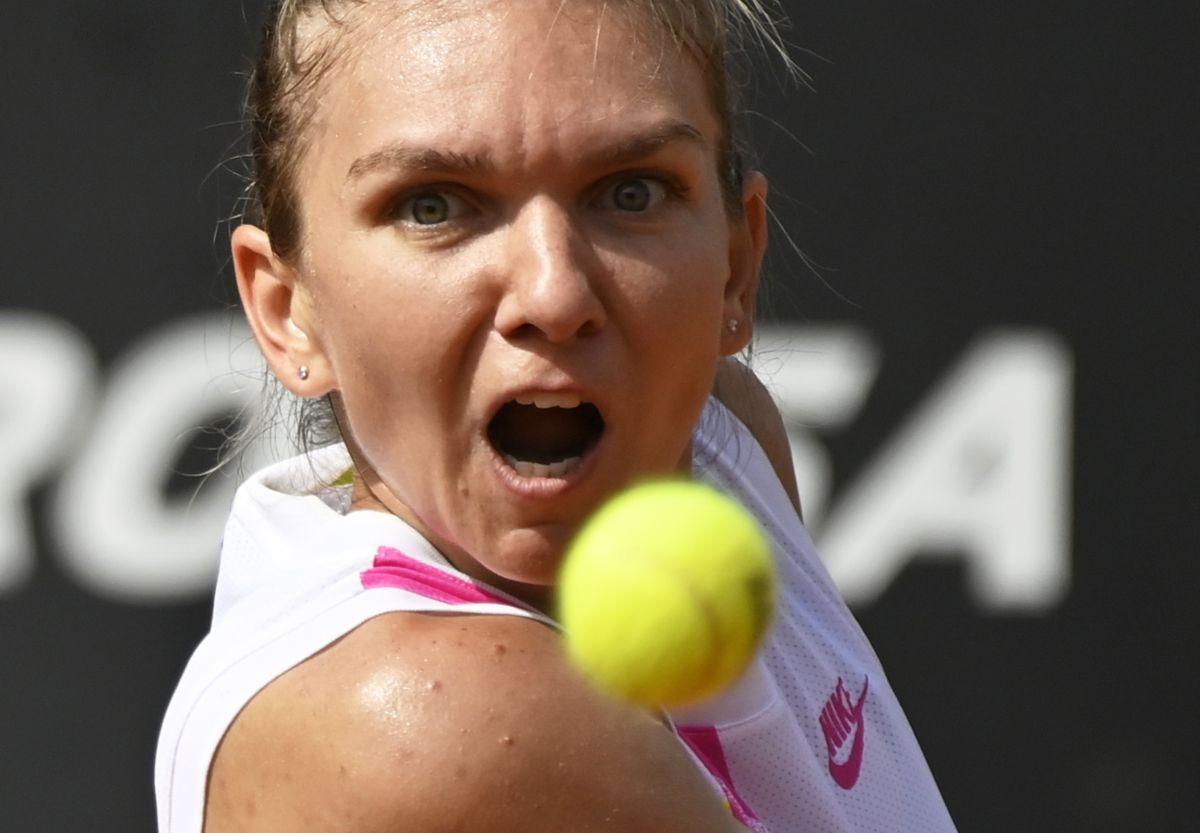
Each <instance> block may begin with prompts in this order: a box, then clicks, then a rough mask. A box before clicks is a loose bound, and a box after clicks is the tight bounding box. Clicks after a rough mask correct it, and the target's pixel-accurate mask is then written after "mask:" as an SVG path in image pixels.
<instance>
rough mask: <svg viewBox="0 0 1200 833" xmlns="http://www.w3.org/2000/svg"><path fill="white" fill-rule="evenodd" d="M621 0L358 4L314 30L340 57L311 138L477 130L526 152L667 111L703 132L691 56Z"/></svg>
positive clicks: (369, 138) (502, 148)
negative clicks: (338, 19) (337, 19)
mask: <svg viewBox="0 0 1200 833" xmlns="http://www.w3.org/2000/svg"><path fill="white" fill-rule="evenodd" d="M629 5H630V4H628V3H624V2H621V3H608V2H599V0H597V2H591V0H445V1H444V2H433V3H430V2H418V3H414V2H411V0H409V2H378V3H368V4H366V5H364V6H362V7H358V8H357V9H356V10H355V11H354V13H353V14H351V15H350V16H348V17H347V18H346V20H345V22H344V23H343V24H341V25H331V24H328V23H326V24H324V26H325V27H326V28H325V29H324V31H323V32H322V33H321V35H320V37H325V38H335V39H336V44H335V51H336V54H337V56H338V57H337V59H336V60H335V61H334V62H333V64H332V65H331V67H330V70H329V73H328V77H327V78H326V79H325V80H324V82H323V83H322V84H321V88H322V89H321V91H320V94H319V95H318V96H316V97H315V100H314V101H313V103H312V104H313V111H312V114H311V115H312V118H313V120H312V124H313V127H314V128H315V129H314V131H313V134H312V139H313V142H312V144H311V145H310V150H311V151H313V155H314V156H322V157H330V156H334V157H339V158H340V157H346V156H348V155H353V154H359V153H362V152H364V151H365V150H369V148H368V147H367V146H368V145H370V144H371V143H372V142H379V141H382V140H389V141H395V140H397V139H399V138H406V139H411V140H419V141H423V142H427V143H442V144H444V143H447V142H450V143H452V144H455V145H462V146H463V147H462V148H461V149H462V150H463V152H470V151H471V150H472V148H469V147H466V146H467V145H471V144H475V145H479V144H481V143H486V144H487V145H488V147H487V151H488V152H489V154H490V155H493V156H500V157H503V156H505V155H506V154H507V155H509V156H514V157H515V156H521V157H524V158H532V157H534V156H537V155H538V154H542V155H543V156H544V155H546V154H551V155H552V154H554V153H558V154H561V153H562V152H564V151H566V150H567V149H568V148H571V147H577V146H578V145H579V143H580V142H584V143H595V142H603V141H606V140H609V139H615V140H619V138H620V136H619V135H615V134H620V133H621V132H622V131H637V130H639V129H642V128H644V127H646V126H648V125H653V124H654V123H661V122H663V121H666V120H674V121H684V122H688V123H693V124H695V126H696V128H697V129H698V130H699V131H700V132H701V133H703V134H704V135H706V136H711V137H713V138H714V142H715V134H716V132H717V120H716V117H715V114H714V113H713V112H712V107H711V106H710V103H709V101H708V98H707V95H706V90H707V87H706V84H705V80H704V77H703V72H702V70H701V68H700V65H699V64H698V63H697V62H696V60H695V59H694V58H693V57H692V56H691V54H690V53H689V52H688V51H687V50H686V49H684V48H682V47H680V46H677V45H676V44H675V43H673V41H672V39H671V37H670V36H669V35H668V34H667V33H666V32H665V31H664V30H663V29H662V27H661V26H659V25H658V24H656V23H653V22H651V21H650V19H649V17H648V16H647V15H646V14H644V13H639V12H636V11H633V10H631V9H630V8H629ZM310 25H315V24H312V23H311V22H310ZM397 133H400V134H403V135H402V136H397V135H395V134H397ZM331 139H333V140H335V141H330V140H331ZM325 161H326V162H330V161H331V160H330V159H328V158H326V160H325Z"/></svg>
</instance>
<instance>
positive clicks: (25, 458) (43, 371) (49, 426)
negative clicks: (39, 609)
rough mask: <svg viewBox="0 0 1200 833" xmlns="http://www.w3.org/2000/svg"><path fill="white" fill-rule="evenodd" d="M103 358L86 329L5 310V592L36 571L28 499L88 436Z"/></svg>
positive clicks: (0, 473)
mask: <svg viewBox="0 0 1200 833" xmlns="http://www.w3.org/2000/svg"><path fill="white" fill-rule="evenodd" d="M95 375H96V361H95V357H94V356H93V354H92V349H91V347H90V346H89V345H88V343H87V342H86V341H84V339H83V337H82V336H80V335H79V333H78V332H77V331H76V330H75V329H74V328H72V327H70V326H69V325H67V324H66V323H65V322H63V321H61V320H60V319H57V318H53V317H51V316H49V315H46V314H44V313H39V312H25V311H16V310H6V311H0V592H5V591H9V590H12V589H14V588H16V587H17V586H19V585H20V584H21V583H22V582H23V581H24V580H25V579H26V578H27V577H28V576H29V575H30V574H31V573H32V570H33V564H34V542H33V536H32V534H31V532H30V522H29V512H28V509H27V507H26V505H25V498H26V495H27V494H28V492H29V490H30V489H31V488H32V487H33V486H34V485H35V484H36V483H37V481H38V480H39V479H40V478H42V477H43V476H45V475H46V474H48V473H49V472H50V471H51V470H53V469H54V468H56V467H57V466H58V464H59V463H60V462H61V461H62V460H63V459H64V458H65V457H66V456H67V455H68V454H70V453H71V452H72V451H74V450H75V448H76V446H77V444H78V441H79V440H80V439H81V438H82V437H83V435H84V428H85V426H86V425H87V420H88V418H89V417H90V415H91V414H90V411H91V407H92V403H93V401H94V397H95V393H94V384H93V379H94V378H95Z"/></svg>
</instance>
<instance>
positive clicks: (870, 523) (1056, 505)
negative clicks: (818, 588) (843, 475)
mask: <svg viewBox="0 0 1200 833" xmlns="http://www.w3.org/2000/svg"><path fill="white" fill-rule="evenodd" d="M1070 398H1071V359H1070V355H1069V353H1068V351H1067V349H1066V348H1065V347H1064V346H1063V345H1062V344H1061V343H1060V342H1059V341H1058V340H1057V339H1056V338H1054V337H1053V336H1051V335H1047V334H1043V333H1035V332H1014V331H1003V332H998V333H994V334H992V335H990V336H988V337H986V338H984V339H982V340H980V341H979V342H978V343H977V344H976V345H975V346H974V348H973V349H971V350H970V351H969V352H968V354H967V356H966V357H965V358H964V359H963V361H962V362H961V363H960V364H959V366H958V367H957V368H956V369H954V370H953V371H952V372H951V374H950V375H949V377H948V378H947V379H946V380H945V382H943V383H942V385H941V386H940V387H939V388H938V390H936V391H935V393H934V394H933V395H932V396H931V397H930V398H929V399H928V400H927V401H926V402H925V403H924V405H923V406H922V407H921V408H920V409H919V410H918V411H917V413H916V414H914V416H913V417H912V418H911V419H910V420H909V421H908V423H907V424H906V425H905V427H903V428H902V429H901V430H900V432H899V433H898V435H897V436H896V438H895V439H894V440H893V441H892V442H891V443H890V445H889V446H887V447H886V448H885V449H884V450H883V451H882V452H881V453H880V455H879V457H878V459H876V460H875V462H874V463H873V464H872V465H871V466H870V467H869V468H868V469H867V470H866V471H864V472H863V474H862V475H861V476H860V477H859V478H858V480H857V481H856V482H855V483H854V484H852V486H851V488H850V489H849V490H848V491H847V493H846V494H845V495H844V496H843V497H842V498H841V499H840V500H839V502H838V504H837V506H836V507H834V511H833V513H832V514H831V515H830V517H829V519H828V523H827V524H826V526H825V529H824V533H823V534H822V535H821V537H820V540H819V541H818V546H819V548H820V549H821V551H822V552H823V553H824V557H825V560H826V563H827V564H828V566H829V569H830V572H831V573H832V575H833V577H834V579H835V580H836V581H837V583H838V585H839V586H840V587H841V589H842V592H843V593H844V594H845V595H846V598H847V600H848V601H850V602H852V603H860V604H865V603H869V602H871V601H872V600H874V599H875V598H877V597H878V596H879V595H880V594H881V593H882V592H883V591H884V590H885V589H886V588H887V586H888V585H889V584H890V583H891V581H892V580H893V579H894V578H895V577H896V575H897V574H898V573H899V572H900V570H901V569H902V568H903V567H904V565H905V564H906V563H907V562H908V561H909V560H911V559H912V558H913V557H914V556H916V555H917V554H919V553H920V554H926V555H940V556H947V555H950V556H959V555H961V557H962V558H964V559H965V560H966V562H967V567H968V570H967V576H968V581H969V587H970V590H971V591H972V595H973V596H974V597H975V599H976V600H977V601H978V602H979V604H980V605H981V606H982V607H983V608H985V609H991V610H1026V611H1036V610H1044V609H1047V608H1049V607H1052V606H1053V605H1054V604H1055V603H1056V602H1058V601H1059V600H1060V599H1061V598H1062V596H1063V595H1064V594H1065V593H1066V591H1067V588H1068V585H1069V582H1070V547H1069V542H1068V534H1069V532H1068V530H1069V523H1070V505H1069V499H1070V495H1069V490H1070V484H1069V479H1070V443H1071V430H1070V429H1071V423H1070V419H1071V414H1070Z"/></svg>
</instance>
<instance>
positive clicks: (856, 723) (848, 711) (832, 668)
mask: <svg viewBox="0 0 1200 833" xmlns="http://www.w3.org/2000/svg"><path fill="white" fill-rule="evenodd" d="M349 465H350V460H349V457H348V455H347V453H346V450H345V448H344V447H342V446H335V447H330V448H326V449H322V450H321V451H318V452H316V453H314V454H312V455H310V456H309V457H299V458H294V459H292V460H288V461H285V462H282V463H279V464H276V465H274V466H271V467H268V468H266V469H264V470H263V471H261V472H259V473H258V474H256V475H254V476H253V477H251V478H250V479H249V480H248V481H246V483H245V484H243V486H242V487H241V488H240V489H239V490H238V493H237V496H236V498H235V499H234V503H233V510H232V512H231V515H230V518H229V523H228V525H227V527H226V530H225V539H224V544H223V547H222V552H221V564H220V572H219V576H218V580H217V588H216V597H215V601H214V610H213V624H212V629H211V631H210V632H209V634H208V635H207V636H206V637H205V638H204V640H203V641H202V642H201V643H200V645H199V646H198V647H197V649H196V651H195V653H194V654H193V656H192V658H191V660H190V661H189V663H188V665H187V668H186V670H185V671H184V673H183V678H182V679H181V680H180V683H179V686H178V688H177V689H176V691H175V695H174V697H173V698H172V700H171V703H170V706H169V707H168V709H167V714H166V717H165V719H164V721H163V727H162V732H161V734H160V737H159V742H158V754H157V759H156V762H155V792H156V794H157V801H158V827H159V831H160V833H200V831H201V828H202V826H203V823H204V802H205V785H206V780H207V776H208V769H209V765H210V763H211V762H212V757H213V754H214V753H215V751H216V748H217V744H218V743H219V741H220V740H221V737H222V736H223V735H224V733H225V731H226V729H228V727H229V725H230V723H231V722H232V721H233V719H234V718H235V717H236V716H237V714H238V712H239V711H241V709H242V707H243V706H245V705H246V703H247V702H248V701H249V700H250V699H251V698H252V697H253V696H254V695H255V694H256V693H257V692H258V691H259V690H260V689H262V688H263V687H264V686H266V685H267V684H268V683H269V682H271V680H273V679H275V678H276V677H278V676H279V675H280V674H282V673H284V672H285V671H287V670H288V669H290V668H292V667H293V666H295V665H297V664H299V663H301V662H303V661H304V660H305V659H307V658H308V657H310V656H312V655H313V654H315V653H316V652H318V651H319V650H321V649H322V648H324V647H325V646H326V645H328V644H330V643H331V642H333V641H334V640H336V639H338V638H339V637H341V636H343V635H345V634H346V633H348V632H349V631H351V630H353V629H354V628H356V627H358V626H359V625H360V624H362V623H363V622H365V621H366V620H368V619H370V618H372V617H374V616H377V615H379V614H382V613H387V612H396V611H409V612H445V611H447V610H454V611H455V612H456V613H475V614H481V615H489V614H490V615H506V616H525V617H530V618H533V619H538V620H540V621H543V622H545V623H547V624H549V625H551V626H554V627H557V626H556V624H555V623H554V622H553V621H551V620H549V619H548V618H546V617H545V616H543V615H542V614H540V613H538V612H536V611H534V610H531V609H529V608H528V607H526V606H525V605H523V604H522V603H520V602H519V601H517V600H515V599H513V598H511V597H509V596H507V595H505V594H504V593H502V592H501V591H499V590H496V589H493V588H491V587H488V586H486V585H484V584H481V583H480V582H478V581H475V580H474V579H471V578H469V577H467V576H466V575H464V574H462V573H460V572H458V571H457V570H455V569H454V568H453V567H452V566H451V565H450V564H449V562H448V561H447V560H446V559H445V558H444V557H443V556H442V555H441V554H440V553H438V552H437V550H435V549H434V548H433V546H432V545H431V544H430V543H429V542H428V541H426V540H425V539H424V538H422V537H421V536H420V535H419V534H418V533H417V532H416V531H415V530H413V529H412V527H410V526H408V525H407V524H406V523H404V522H403V521H401V520H400V519H399V518H396V517H394V516H392V515H387V514H383V513H379V512H353V513H348V512H347V509H348V507H349V501H350V495H349V489H348V488H344V487H343V488H335V487H329V486H327V485H324V484H328V483H331V482H333V480H335V479H336V478H337V476H338V475H339V474H341V473H342V472H343V471H345V470H346V469H347V468H348V467H349ZM693 476H694V477H695V478H696V479H698V480H703V481H706V482H708V483H710V484H712V485H713V486H715V487H717V488H719V489H720V490H722V491H724V492H726V493H727V494H730V495H732V496H733V497H736V498H737V499H738V500H740V501H741V502H742V503H743V504H744V505H745V506H746V507H747V508H748V509H749V510H750V511H751V512H753V513H754V515H755V516H756V517H757V518H758V520H759V522H760V523H761V524H762V526H763V528H764V529H765V530H766V531H767V532H768V533H769V535H770V537H771V539H772V542H773V545H774V552H775V557H776V561H777V566H778V571H779V578H780V596H779V610H778V615H777V617H776V621H775V623H774V625H773V627H772V630H771V633H770V634H769V635H768V637H767V639H766V641H765V643H764V646H763V649H762V651H761V652H760V654H759V656H758V658H757V659H756V661H755V662H754V664H753V665H752V666H751V668H750V670H749V671H748V672H747V673H746V674H745V675H744V676H743V677H742V678H741V679H740V680H739V681H738V682H737V683H735V684H734V685H733V686H732V687H731V688H730V689H729V690H728V691H726V692H725V693H723V694H722V695H720V696H719V697H717V698H716V699H714V700H712V701H709V702H707V703H705V704H703V705H701V706H698V707H695V708H689V709H683V710H676V711H673V712H671V713H670V718H671V720H672V722H673V723H674V728H675V732H676V734H677V736H678V737H679V739H680V741H681V743H682V744H683V746H684V748H685V749H686V750H687V751H688V752H689V753H690V755H691V757H692V758H693V760H694V761H695V762H696V763H697V765H698V766H699V767H700V769H701V770H702V771H703V772H704V773H705V774H706V775H707V776H708V777H709V779H710V781H711V782H712V784H713V786H714V789H718V790H720V791H721V793H723V794H724V796H725V799H726V801H727V803H728V805H729V807H730V810H731V812H732V813H733V814H734V815H735V816H736V817H737V818H738V819H739V820H740V821H741V822H742V823H743V824H744V825H746V826H747V827H748V828H750V829H751V830H754V831H760V833H761V831H767V832H768V833H793V831H795V833H800V831H804V833H847V832H848V831H857V832H858V833H883V831H919V832H920V833H950V832H951V831H953V830H954V825H953V823H952V822H951V820H950V817H949V814H948V813H947V811H946V808H945V805H944V803H943V801H942V798H941V795H940V794H939V792H938V789H937V786H936V784H935V783H934V781H933V777H932V776H931V775H930V772H929V767H928V766H927V765H926V763H925V759H924V757H923V755H922V754H921V750H920V748H919V747H918V745H917V742H916V739H915V738H914V737H913V734H912V730H911V728H910V727H909V725H908V721H907V719H906V718H905V717H904V713H903V712H902V710H901V709H900V706H899V704H898V703H897V702H896V698H895V695H893V693H892V690H891V688H890V686H889V685H888V682H887V678H886V677H885V676H884V673H883V670H882V668H881V667H880V664H879V660H878V659H877V658H876V656H875V653H874V652H873V651H872V649H871V646H870V644H869V643H868V642H867V639H866V637H865V636H864V635H863V633H862V631H861V630H860V629H859V627H858V624H857V623H856V622H855V621H854V618H853V616H852V615H851V614H850V611H849V610H848V609H847V608H846V605H845V603H844V602H843V601H842V599H841V597H840V595H839V594H838V592H837V589H836V588H835V587H834V585H833V583H832V581H831V580H830V578H829V574H828V573H827V572H826V571H825V569H824V567H823V566H822V564H821V562H820V560H819V559H818V558H817V556H816V553H815V551H814V549H813V545H812V541H811V540H810V539H809V536H808V533H807V532H806V530H805V529H804V526H803V525H802V524H801V522H800V519H799V518H798V517H797V515H796V512H795V510H794V509H793V508H792V505H791V503H790V501H789V500H788V497H787V495H786V493H785V492H784V490H783V487H782V485H781V484H780V483H779V480H778V478H777V477H776V475H775V472H774V469H773V468H772V467H771V464H770V461H769V460H768V459H767V457H766V455H765V453H764V452H763V450H762V449H761V447H760V446H759V445H758V443H757V442H756V441H755V439H754V437H753V436H752V435H751V433H750V432H749V430H748V429H747V428H746V427H745V426H744V425H742V423H741V422H740V421H738V419H737V418H736V417H735V416H733V414H732V413H730V412H729V411H728V410H727V409H726V408H725V407H724V406H722V405H721V404H720V403H719V402H717V401H716V400H715V399H710V400H709V402H708V404H707V406H706V407H705V410H704V414H703V416H702V418H701V420H700V424H699V427H698V428H697V431H696V435H695V443H694V452H693Z"/></svg>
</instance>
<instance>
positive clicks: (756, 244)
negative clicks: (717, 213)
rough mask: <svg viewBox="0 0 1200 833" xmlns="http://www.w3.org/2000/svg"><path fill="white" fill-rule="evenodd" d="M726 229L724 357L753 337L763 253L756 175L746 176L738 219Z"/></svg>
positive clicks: (760, 183)
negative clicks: (727, 273)
mask: <svg viewBox="0 0 1200 833" xmlns="http://www.w3.org/2000/svg"><path fill="white" fill-rule="evenodd" d="M729 225H730V235H729V281H728V283H726V285H725V314H724V317H723V318H722V321H721V353H722V354H723V355H726V356H732V355H733V354H734V353H737V352H738V351H740V350H742V349H744V348H745V347H746V345H748V344H749V343H750V338H751V336H752V335H753V334H754V304H755V300H756V299H757V297H758V276H759V272H760V270H761V269H762V261H763V255H764V254H765V253H766V251H767V178H766V177H765V176H763V175H762V173H760V172H759V171H748V172H747V173H746V176H745V179H744V180H743V183H742V215H741V216H740V217H735V218H733V219H731V220H730V224H729ZM731 323H735V324H736V326H731Z"/></svg>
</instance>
